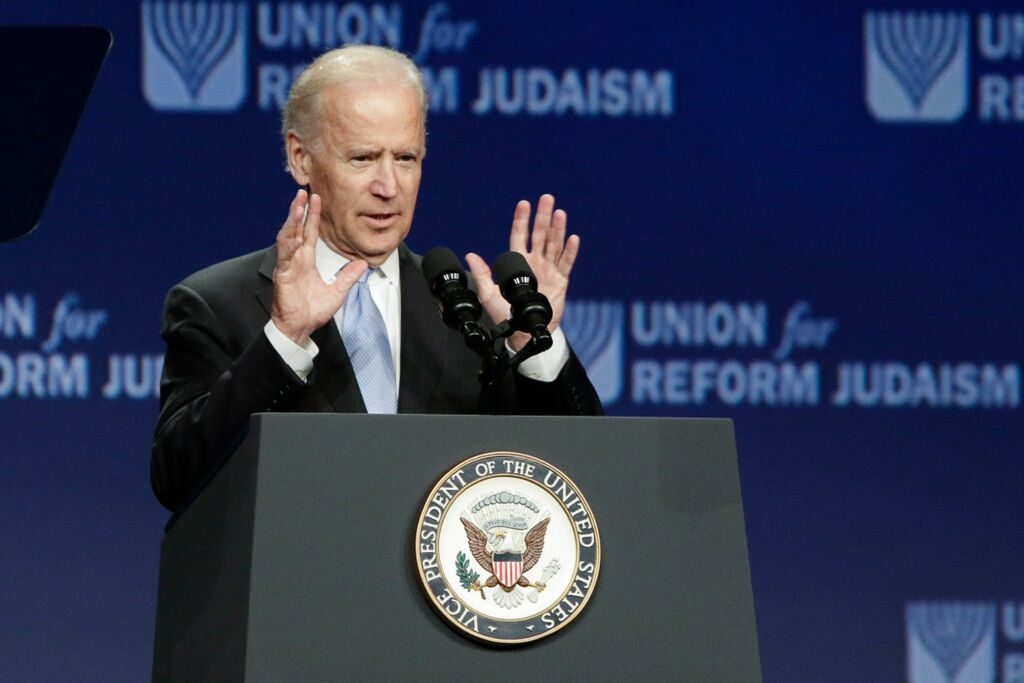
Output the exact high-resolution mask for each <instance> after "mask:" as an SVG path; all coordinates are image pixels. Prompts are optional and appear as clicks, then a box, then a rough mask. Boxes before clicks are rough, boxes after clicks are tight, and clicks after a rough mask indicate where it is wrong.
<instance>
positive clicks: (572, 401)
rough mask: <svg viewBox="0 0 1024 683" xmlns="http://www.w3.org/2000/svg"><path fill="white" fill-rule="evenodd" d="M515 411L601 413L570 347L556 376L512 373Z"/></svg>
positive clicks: (592, 387) (583, 371) (527, 412)
mask: <svg viewBox="0 0 1024 683" xmlns="http://www.w3.org/2000/svg"><path fill="white" fill-rule="evenodd" d="M514 381H515V392H516V400H515V402H516V405H517V406H518V410H517V411H516V412H518V413H521V414H525V415H604V408H603V407H602V406H601V399H600V398H598V395H597V391H596V390H595V389H594V385H593V384H591V383H590V378H588V377H587V371H586V370H585V369H584V368H583V364H582V363H580V361H579V359H578V358H577V357H576V354H575V353H574V352H573V351H572V348H571V347H570V349H569V360H568V361H566V363H565V366H564V367H563V368H562V371H561V372H560V373H559V374H558V378H557V379H555V381H553V382H540V381H537V380H532V379H528V378H527V377H524V376H523V375H520V374H519V373H515V380H514Z"/></svg>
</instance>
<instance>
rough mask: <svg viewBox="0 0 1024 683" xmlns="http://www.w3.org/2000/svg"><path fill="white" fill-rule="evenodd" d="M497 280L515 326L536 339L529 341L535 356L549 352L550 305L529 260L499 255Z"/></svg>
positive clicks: (521, 256)
mask: <svg viewBox="0 0 1024 683" xmlns="http://www.w3.org/2000/svg"><path fill="white" fill-rule="evenodd" d="M494 280H495V281H496V282H497V283H498V288H499V289H500V290H501V295H502V296H503V297H505V300H506V301H508V303H509V304H510V305H511V306H512V319H511V324H512V327H514V328H515V329H517V330H520V331H522V332H528V333H529V334H530V335H531V336H532V337H533V339H532V340H531V341H530V345H531V346H533V347H534V349H533V350H532V351H533V353H540V352H541V351H546V350H548V349H550V348H551V344H552V341H551V332H550V331H549V330H548V323H549V322H551V303H550V302H549V301H548V298H547V297H546V296H544V295H543V294H541V293H540V292H538V291H537V277H536V276H535V275H534V274H533V270H532V269H531V268H530V264H529V263H527V262H526V258H524V257H523V255H522V254H520V253H518V252H515V251H507V252H505V253H504V254H502V255H501V256H499V257H498V260H497V261H495V262H494ZM531 355H532V354H531Z"/></svg>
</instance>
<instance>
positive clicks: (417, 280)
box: [150, 245, 602, 510]
mask: <svg viewBox="0 0 1024 683" xmlns="http://www.w3.org/2000/svg"><path fill="white" fill-rule="evenodd" d="M399 257H400V258H399V263H400V273H401V288H402V312H401V316H402V357H401V363H402V367H401V385H400V386H399V391H398V412H400V413H455V414H464V413H465V414H469V413H477V412H480V411H481V409H482V395H481V387H480V382H479V381H478V379H477V372H478V370H479V367H480V360H479V357H478V356H477V355H476V354H475V353H473V352H472V351H470V350H469V349H468V348H466V345H465V343H464V341H463V339H462V336H461V334H460V333H459V332H457V331H455V330H451V329H449V328H447V327H446V326H445V325H444V323H443V322H442V321H441V318H440V316H439V315H438V309H437V302H436V301H435V300H434V298H433V296H432V295H431V294H430V290H429V289H428V288H427V285H426V282H425V281H424V279H423V276H422V274H421V272H420V258H419V257H418V256H416V255H415V254H413V253H412V252H411V251H409V250H408V248H406V247H405V245H402V246H401V247H399ZM276 263H277V252H276V249H275V248H274V247H270V248H268V249H264V250H262V251H258V252H254V253H252V254H247V255H245V256H240V257H238V258H235V259H232V260H230V261H225V262H223V263H219V264H217V265H214V266H211V267H209V268H206V269H204V270H201V271H199V272H198V273H195V274H194V275H191V276H190V277H188V278H186V279H185V280H184V281H183V282H182V283H181V284H178V285H176V286H175V287H174V288H173V289H171V291H170V292H169V293H168V295H167V300H166V302H165V304H164V314H163V329H162V336H163V338H164V341H165V342H166V343H167V353H166V356H165V358H164V370H163V377H162V379H161V384H160V417H159V419H158V421H157V428H156V434H155V436H154V440H153V454H152V460H151V463H150V465H151V467H150V474H151V480H152V484H153V490H154V492H155V493H156V495H157V498H158V499H159V500H160V502H161V503H163V505H164V506H165V507H167V508H169V509H172V510H173V509H175V508H177V507H178V506H179V505H180V503H181V502H182V501H183V500H185V498H186V497H187V496H188V494H189V493H190V492H191V491H192V489H194V488H195V486H196V485H197V484H198V483H199V482H200V481H202V480H203V478H204V477H205V476H207V475H208V474H210V473H211V472H212V471H213V470H214V469H215V468H216V467H217V465H218V464H219V463H220V462H221V461H222V460H223V458H224V457H225V455H226V453H227V452H228V451H229V450H230V449H231V448H233V447H234V446H235V445H237V442H238V440H239V437H240V435H241V434H242V433H244V429H245V427H246V425H247V423H248V419H249V416H250V415H252V414H253V413H257V412H268V411H291V412H339V413H355V412H366V408H365V406H364V405H363V399H362V396H361V394H360V393H359V387H358V386H357V384H356V379H355V374H354V373H353V371H352V367H351V365H350V364H349V361H348V354H347V352H346V351H345V347H344V345H343V343H342V340H341V335H340V334H339V332H338V328H337V326H336V325H335V323H334V321H333V320H330V321H328V323H327V324H325V325H324V326H323V327H321V328H320V329H318V330H317V331H316V332H314V333H313V340H314V341H315V342H316V344H317V346H318V347H319V349H320V352H319V353H318V354H317V356H316V358H315V359H314V362H313V372H312V374H311V375H310V377H309V378H308V380H307V381H306V382H303V381H302V380H300V379H299V378H298V377H297V376H296V375H295V373H294V372H293V371H292V370H291V368H289V367H288V365H287V364H286V363H285V362H284V361H283V360H282V359H281V357H280V356H279V355H278V353H277V352H276V351H275V350H274V348H273V346H271V344H270V342H269V340H268V339H267V337H266V335H265V334H264V333H263V327H264V326H265V325H266V323H267V321H268V320H269V319H270V306H271V301H272V299H273V283H272V277H273V272H274V266H275V264H276ZM570 356H571V357H570V359H569V362H568V363H567V364H566V366H565V368H564V369H563V370H562V372H561V374H560V375H559V378H558V379H557V380H556V381H555V382H550V383H546V382H536V381H533V380H529V379H527V378H525V377H523V376H521V375H519V374H518V373H515V372H511V373H508V376H507V377H505V378H504V379H503V380H502V382H501V383H500V386H499V387H498V388H497V391H496V392H495V393H494V396H493V398H489V399H488V400H487V402H486V403H485V405H486V406H487V407H489V408H492V409H493V410H495V411H496V412H500V413H533V414H562V415H571V414H576V415H598V414H601V412H602V410H601V403H600V400H599V399H598V398H597V394H596V392H595V391H594V388H593V386H592V385H591V384H590V381H589V380H588V379H587V376H586V372H585V371H584V370H583V367H582V366H581V365H580V363H579V361H578V360H577V359H576V357H575V355H574V354H571V353H570Z"/></svg>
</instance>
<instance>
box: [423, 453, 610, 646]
mask: <svg viewBox="0 0 1024 683" xmlns="http://www.w3.org/2000/svg"><path fill="white" fill-rule="evenodd" d="M415 558H416V567H417V569H418V571H419V576H420V581H421V582H422V584H423V589H424V590H425V591H426V594H427V598H428V600H429V601H430V603H431V604H432V605H433V606H434V608H435V609H436V610H437V611H438V612H439V613H440V614H441V615H442V616H443V617H444V618H445V619H447V620H448V621H449V622H450V623H451V625H452V626H454V627H455V628H456V629H457V630H459V631H460V632H462V633H463V634H465V635H467V636H470V637H472V638H475V639H477V640H480V641H483V642H486V643H496V644H510V645H511V644H519V643H528V642H530V641H534V640H538V639H540V638H543V637H545V636H549V635H551V634H552V633H554V632H556V631H558V630H559V629H561V628H564V627H565V626H566V625H568V624H569V623H570V622H571V621H572V620H573V619H575V618H576V617H577V616H578V615H579V614H580V612H581V611H583V608H584V607H585V606H586V605H587V602H588V601H589V600H590V596H591V595H593V593H594V587H595V585H596V584H597V576H598V572H599V570H600V568H601V539H600V536H599V535H598V531H597V522H596V521H595V520H594V515H593V513H592V512H591V510H590V506H589V505H588V504H587V501H586V499H585V498H584V497H583V494H582V493H581V492H580V490H579V488H578V487H577V486H576V485H575V484H574V483H573V482H572V481H571V480H570V479H569V478H568V477H567V476H566V475H565V474H563V473H562V472H561V471H559V470H557V469H555V468H554V467H552V466H551V465H549V464H548V463H546V462H544V461H543V460H540V459H539V458H535V457H533V456H530V455H524V454H522V453H508V452H496V453H483V454H481V455H477V456H474V457H472V458H469V459H468V460H466V461H464V462H461V463H459V464H458V465H456V466H455V467H453V468H452V469H451V470H450V471H449V472H448V473H447V474H445V475H444V476H443V477H441V479H440V480H439V481H438V482H437V484H436V485H435V486H434V488H433V490H431V492H430V495H429V496H427V500H426V502H425V503H424V504H423V509H422V510H421V511H420V516H419V521H418V523H417V525H416V538H415Z"/></svg>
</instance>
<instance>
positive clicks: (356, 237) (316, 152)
mask: <svg viewBox="0 0 1024 683" xmlns="http://www.w3.org/2000/svg"><path fill="white" fill-rule="evenodd" d="M323 114H324V116H323V119H322V120H321V121H320V136H319V144H315V143H313V141H311V140H299V139H298V137H297V136H295V135H294V134H289V136H288V156H289V163H290V166H291V169H292V175H293V177H295V180H296V181H297V182H298V183H299V184H302V185H305V184H307V183H308V184H309V185H310V189H311V190H312V191H313V192H315V193H317V194H319V195H320V197H321V198H322V200H323V206H322V209H321V211H320V237H321V238H322V239H323V240H324V241H325V242H326V243H327V244H328V245H329V246H330V247H331V248H332V249H334V250H335V251H337V252H338V253H340V254H343V255H344V256H347V257H349V258H352V259H356V258H364V259H366V260H367V261H368V262H369V263H370V264H371V265H374V266H375V265H379V264H381V263H382V262H383V261H384V259H386V258H387V256H388V255H389V254H390V253H391V252H392V251H394V250H395V248H396V247H398V244H399V242H401V241H402V240H403V239H405V236H406V235H408V234H409V229H410V227H411V226H412V217H413V212H414V210H415V208H416V195H417V193H418V192H419V188H420V176H421V175H422V171H423V156H424V154H425V151H426V150H425V137H424V136H425V131H424V129H423V116H422V112H421V110H420V104H419V99H418V97H417V96H416V93H415V91H414V90H413V89H412V88H410V87H403V86H391V87H384V88H378V87H368V86H363V87H355V86H349V87H339V86H335V87H333V88H328V89H327V90H326V91H325V92H324V93H323ZM311 143H313V144H311Z"/></svg>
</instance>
